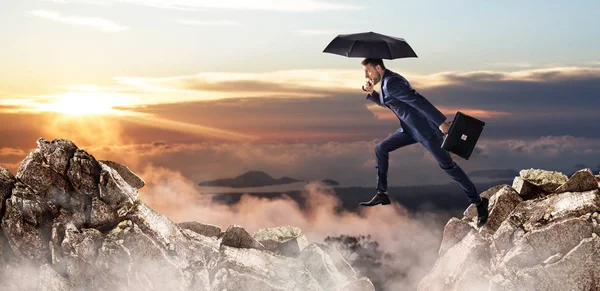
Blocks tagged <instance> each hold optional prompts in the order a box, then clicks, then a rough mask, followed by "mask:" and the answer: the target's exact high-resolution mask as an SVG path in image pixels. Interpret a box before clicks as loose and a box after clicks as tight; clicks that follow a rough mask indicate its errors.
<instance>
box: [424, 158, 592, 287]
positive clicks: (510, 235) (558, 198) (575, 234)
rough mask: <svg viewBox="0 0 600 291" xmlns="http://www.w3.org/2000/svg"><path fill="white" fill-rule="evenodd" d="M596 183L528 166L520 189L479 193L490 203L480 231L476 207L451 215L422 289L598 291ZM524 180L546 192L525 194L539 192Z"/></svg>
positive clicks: (586, 175)
mask: <svg viewBox="0 0 600 291" xmlns="http://www.w3.org/2000/svg"><path fill="white" fill-rule="evenodd" d="M593 179H595V178H594V176H593V174H592V173H591V172H590V171H589V170H588V169H583V170H581V171H578V172H576V173H575V174H574V175H573V176H572V177H571V178H569V179H567V178H566V176H565V175H563V174H562V173H558V172H551V171H544V170H537V169H529V170H523V171H521V172H520V176H519V177H516V178H515V181H518V183H513V187H514V186H517V188H519V187H521V189H514V188H513V187H509V186H507V185H504V186H502V185H499V186H496V187H493V188H490V189H488V190H487V191H486V192H484V193H482V194H481V196H486V197H489V198H490V206H489V210H490V218H489V220H488V222H487V223H486V225H484V226H483V227H481V228H475V224H474V219H475V217H476V215H477V213H476V211H475V209H474V207H469V208H468V209H467V211H465V213H464V216H463V217H462V218H460V219H459V218H456V217H454V218H452V219H451V220H450V221H449V222H448V224H447V225H446V228H445V230H444V236H443V241H442V247H441V248H440V254H439V255H440V256H439V258H438V260H437V262H436V263H435V265H434V267H433V268H432V270H431V271H430V272H429V274H428V275H427V276H426V277H425V278H423V280H422V281H421V283H420V284H419V288H418V290H419V291H424V290H427V291H430V290H465V291H481V290H486V291H487V290H493V291H508V290H523V291H537V290H540V291H541V290H556V291H559V290H573V291H578V290H581V291H584V290H586V291H587V290H600V268H598V262H600V248H599V245H600V239H599V237H598V234H600V227H599V220H600V218H599V217H600V215H599V212H600V190H599V189H598V188H599V185H597V184H594V183H592V182H595V181H593ZM524 182H527V183H530V184H531V185H535V187H539V189H541V190H542V191H544V195H540V196H538V195H523V194H524V192H525V193H526V194H527V193H532V192H528V191H531V189H534V193H535V191H538V192H537V193H540V192H539V190H535V188H529V190H524V189H526V188H523V185H525V184H524ZM531 185H530V186H531ZM530 186H527V187H530ZM551 189H553V190H551ZM519 191H521V192H519ZM546 191H548V192H546ZM467 226H468V227H467Z"/></svg>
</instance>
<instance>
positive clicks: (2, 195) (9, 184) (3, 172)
mask: <svg viewBox="0 0 600 291" xmlns="http://www.w3.org/2000/svg"><path fill="white" fill-rule="evenodd" d="M16 182H17V179H15V176H13V174H11V173H10V172H9V171H8V170H7V169H6V168H4V167H2V166H0V213H2V211H3V210H4V201H5V200H6V199H7V198H8V197H10V195H11V193H12V189H13V188H15V183H16Z"/></svg>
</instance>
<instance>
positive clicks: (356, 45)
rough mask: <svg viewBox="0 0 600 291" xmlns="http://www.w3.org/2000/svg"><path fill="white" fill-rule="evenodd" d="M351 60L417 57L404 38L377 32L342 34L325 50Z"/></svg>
mask: <svg viewBox="0 0 600 291" xmlns="http://www.w3.org/2000/svg"><path fill="white" fill-rule="evenodd" d="M323 52H324V53H332V54H336V55H342V56H346V57H350V58H376V59H388V60H393V59H399V58H411V57H414V58H416V57H417V54H415V52H414V51H413V49H412V48H411V47H410V46H409V45H408V43H406V41H404V39H402V38H397V37H392V36H387V35H383V34H379V33H375V32H372V31H370V32H363V33H354V34H340V35H338V36H337V37H335V38H334V39H333V40H332V41H331V42H330V43H329V45H327V47H326V48H325V50H323Z"/></svg>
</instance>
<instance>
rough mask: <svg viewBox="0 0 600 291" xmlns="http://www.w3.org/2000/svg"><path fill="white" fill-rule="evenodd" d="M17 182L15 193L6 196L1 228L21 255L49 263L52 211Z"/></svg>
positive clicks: (13, 247) (16, 252) (41, 262)
mask: <svg viewBox="0 0 600 291" xmlns="http://www.w3.org/2000/svg"><path fill="white" fill-rule="evenodd" d="M21 187H22V184H21V183H19V182H17V186H16V188H15V189H13V195H12V196H11V197H10V198H9V199H7V200H6V212H5V213H4V217H3V218H2V231H3V232H4V234H5V235H6V238H7V239H8V242H9V244H10V247H11V248H12V250H13V251H14V252H15V254H16V255H17V256H19V257H23V258H27V259H31V260H34V261H36V262H38V263H40V264H43V263H50V262H49V260H48V258H49V257H50V250H49V248H48V244H47V241H48V240H49V237H50V225H49V217H48V216H49V214H48V212H47V210H46V209H44V207H43V205H42V204H41V203H40V202H38V201H37V200H33V199H27V198H24V197H23V196H29V197H32V196H31V195H27V194H25V195H24V194H23V193H24V192H27V190H25V188H21Z"/></svg>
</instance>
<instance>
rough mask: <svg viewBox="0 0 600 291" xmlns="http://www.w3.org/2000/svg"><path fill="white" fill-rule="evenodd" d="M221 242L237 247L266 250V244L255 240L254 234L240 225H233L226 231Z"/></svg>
mask: <svg viewBox="0 0 600 291" xmlns="http://www.w3.org/2000/svg"><path fill="white" fill-rule="evenodd" d="M221 244H222V245H225V246H230V247H236V248H254V249H257V250H265V246H263V245H262V244H261V243H259V242H258V241H257V240H255V239H254V238H253V237H252V235H250V234H249V233H248V232H247V231H246V230H245V229H244V228H243V227H241V226H239V225H232V226H230V227H229V228H228V229H227V230H226V231H225V233H224V234H223V241H222V242H221Z"/></svg>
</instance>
